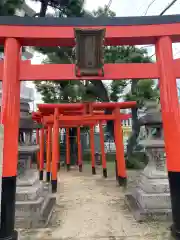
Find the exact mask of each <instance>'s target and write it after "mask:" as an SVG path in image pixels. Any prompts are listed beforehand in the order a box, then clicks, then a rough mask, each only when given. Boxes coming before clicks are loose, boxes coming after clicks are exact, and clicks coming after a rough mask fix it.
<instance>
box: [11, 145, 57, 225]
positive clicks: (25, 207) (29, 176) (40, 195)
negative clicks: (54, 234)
mask: <svg viewBox="0 0 180 240" xmlns="http://www.w3.org/2000/svg"><path fill="white" fill-rule="evenodd" d="M35 148H36V146H23V147H22V146H21V147H19V151H20V152H21V153H20V158H19V161H18V165H19V166H18V169H19V173H18V177H17V187H16V212H15V215H16V221H15V225H16V228H41V227H46V226H47V224H48V222H49V220H50V218H51V215H52V211H53V206H54V204H55V203H56V198H55V196H53V195H52V191H51V184H50V183H46V182H43V181H41V182H40V181H39V175H38V171H37V170H35V169H31V168H30V162H31V157H30V156H29V154H30V152H31V151H32V152H34V151H35Z"/></svg>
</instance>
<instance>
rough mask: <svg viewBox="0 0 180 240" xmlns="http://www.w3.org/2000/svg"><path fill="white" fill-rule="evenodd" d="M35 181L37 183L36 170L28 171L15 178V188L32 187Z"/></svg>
mask: <svg viewBox="0 0 180 240" xmlns="http://www.w3.org/2000/svg"><path fill="white" fill-rule="evenodd" d="M37 181H39V175H38V172H37V170H34V169H30V170H28V171H27V172H26V174H25V175H23V176H18V177H17V187H21V186H22V187H23V186H32V185H33V184H35V183H36V182H37Z"/></svg>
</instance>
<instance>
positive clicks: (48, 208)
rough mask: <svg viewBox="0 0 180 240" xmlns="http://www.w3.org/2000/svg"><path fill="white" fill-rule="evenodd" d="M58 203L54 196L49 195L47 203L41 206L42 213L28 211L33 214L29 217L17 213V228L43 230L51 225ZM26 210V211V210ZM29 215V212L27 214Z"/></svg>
mask: <svg viewBox="0 0 180 240" xmlns="http://www.w3.org/2000/svg"><path fill="white" fill-rule="evenodd" d="M55 203H56V198H55V197H54V196H53V195H49V196H48V197H47V199H46V201H45V204H44V205H42V206H41V209H40V211H39V210H38V211H34V210H35V208H34V209H33V211H30V212H29V211H28V213H31V214H30V215H29V216H27V215H26V216H25V214H24V215H23V214H21V215H18V214H17V212H16V222H15V226H16V228H43V227H46V226H47V224H48V223H49V221H50V219H51V216H52V211H53V207H54V205H55ZM24 210H25V209H24ZM26 213H27V212H26Z"/></svg>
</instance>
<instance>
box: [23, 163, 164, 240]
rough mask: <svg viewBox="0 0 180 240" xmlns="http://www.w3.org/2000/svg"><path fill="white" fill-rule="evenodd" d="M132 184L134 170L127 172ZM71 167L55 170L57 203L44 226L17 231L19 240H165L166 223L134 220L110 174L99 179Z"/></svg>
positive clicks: (87, 168) (123, 191) (121, 190)
mask: <svg viewBox="0 0 180 240" xmlns="http://www.w3.org/2000/svg"><path fill="white" fill-rule="evenodd" d="M128 174H129V183H128V186H129V187H132V185H133V184H135V182H136V179H137V174H138V173H137V172H132V171H131V172H129V173H128ZM101 175H102V174H101V171H100V170H99V171H98V174H97V175H95V176H92V175H91V167H90V166H86V169H85V170H84V171H83V173H79V172H78V170H75V169H73V170H72V171H70V172H68V173H67V172H66V171H64V170H61V172H60V173H59V183H58V193H57V205H56V207H55V209H54V213H53V216H52V219H51V222H50V224H49V226H48V228H45V229H34V230H33V229H29V230H21V231H20V235H21V238H20V239H22V240H31V239H32V240H38V239H43V240H96V239H97V240H137V239H138V240H142V239H143V240H146V239H147V240H156V239H158V240H165V239H169V236H168V234H169V224H168V223H161V222H148V223H137V222H136V221H135V219H134V218H133V215H132V214H131V212H130V211H129V210H128V208H127V206H126V205H125V202H124V193H125V190H124V189H123V188H120V187H119V186H117V184H116V181H115V178H114V177H113V175H114V173H113V171H111V173H110V176H109V177H108V178H107V179H103V178H102V176H101Z"/></svg>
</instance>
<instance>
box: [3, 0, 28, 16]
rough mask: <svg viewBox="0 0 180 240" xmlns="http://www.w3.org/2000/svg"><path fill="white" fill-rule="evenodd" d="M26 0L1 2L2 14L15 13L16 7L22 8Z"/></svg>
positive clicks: (5, 0)
mask: <svg viewBox="0 0 180 240" xmlns="http://www.w3.org/2000/svg"><path fill="white" fill-rule="evenodd" d="M23 2H24V0H4V1H2V0H1V2H0V16H9V15H14V14H15V11H16V9H18V8H20V7H21V5H22V3H23Z"/></svg>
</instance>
